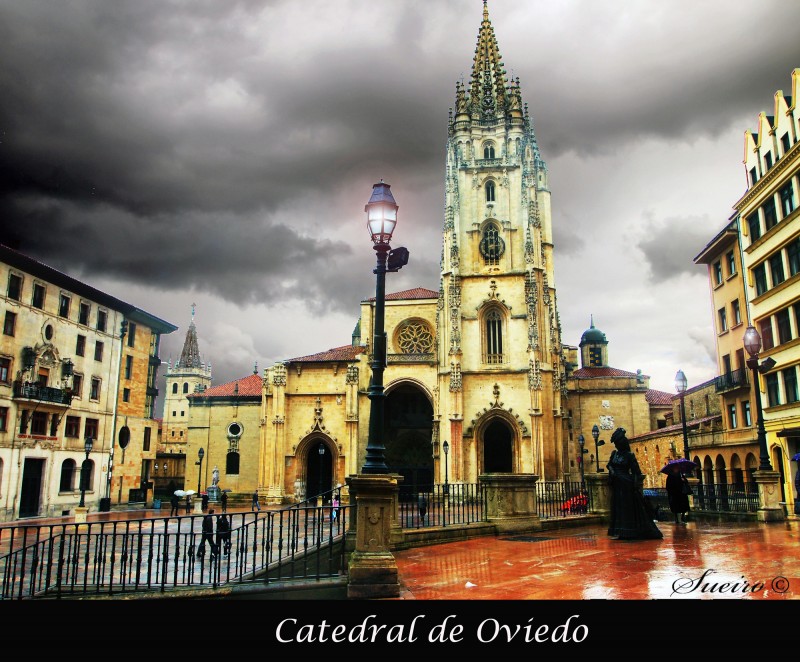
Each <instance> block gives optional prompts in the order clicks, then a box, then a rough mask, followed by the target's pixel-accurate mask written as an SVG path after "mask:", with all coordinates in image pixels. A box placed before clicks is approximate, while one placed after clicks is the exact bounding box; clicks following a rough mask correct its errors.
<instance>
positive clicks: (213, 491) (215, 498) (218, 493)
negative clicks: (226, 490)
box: [206, 485, 222, 503]
mask: <svg viewBox="0 0 800 662" xmlns="http://www.w3.org/2000/svg"><path fill="white" fill-rule="evenodd" d="M206 493H207V494H208V501H209V503H219V500H220V498H221V497H222V490H221V489H219V488H218V487H217V486H216V485H212V486H211V487H209V488H207V489H206Z"/></svg>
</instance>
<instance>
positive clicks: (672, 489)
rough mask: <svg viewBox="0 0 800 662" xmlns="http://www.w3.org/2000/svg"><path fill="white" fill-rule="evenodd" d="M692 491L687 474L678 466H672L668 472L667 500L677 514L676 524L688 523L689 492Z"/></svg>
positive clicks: (670, 507)
mask: <svg viewBox="0 0 800 662" xmlns="http://www.w3.org/2000/svg"><path fill="white" fill-rule="evenodd" d="M691 491H692V488H691V486H690V485H689V481H688V480H686V476H684V475H683V474H682V473H681V469H680V467H678V466H673V467H670V470H669V473H668V474H667V500H668V501H669V509H670V510H671V511H672V513H673V514H674V515H675V524H686V520H687V519H688V518H689V493H690V492H691Z"/></svg>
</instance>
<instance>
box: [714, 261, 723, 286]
mask: <svg viewBox="0 0 800 662" xmlns="http://www.w3.org/2000/svg"><path fill="white" fill-rule="evenodd" d="M714 283H716V284H717V285H721V284H722V262H714Z"/></svg>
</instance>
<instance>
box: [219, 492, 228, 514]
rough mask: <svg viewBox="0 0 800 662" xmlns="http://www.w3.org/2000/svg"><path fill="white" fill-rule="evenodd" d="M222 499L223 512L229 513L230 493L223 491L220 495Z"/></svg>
mask: <svg viewBox="0 0 800 662" xmlns="http://www.w3.org/2000/svg"><path fill="white" fill-rule="evenodd" d="M220 500H221V501H222V512H223V513H227V512H228V493H227V492H223V493H222V496H221V497H220Z"/></svg>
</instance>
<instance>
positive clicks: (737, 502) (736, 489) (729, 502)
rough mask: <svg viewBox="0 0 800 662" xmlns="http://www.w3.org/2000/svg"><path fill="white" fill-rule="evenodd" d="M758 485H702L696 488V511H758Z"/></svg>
mask: <svg viewBox="0 0 800 662" xmlns="http://www.w3.org/2000/svg"><path fill="white" fill-rule="evenodd" d="M758 507H759V501H758V485H756V483H700V484H699V485H696V486H695V487H694V509H695V510H702V511H707V512H720V513H754V512H756V511H757V510H758Z"/></svg>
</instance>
